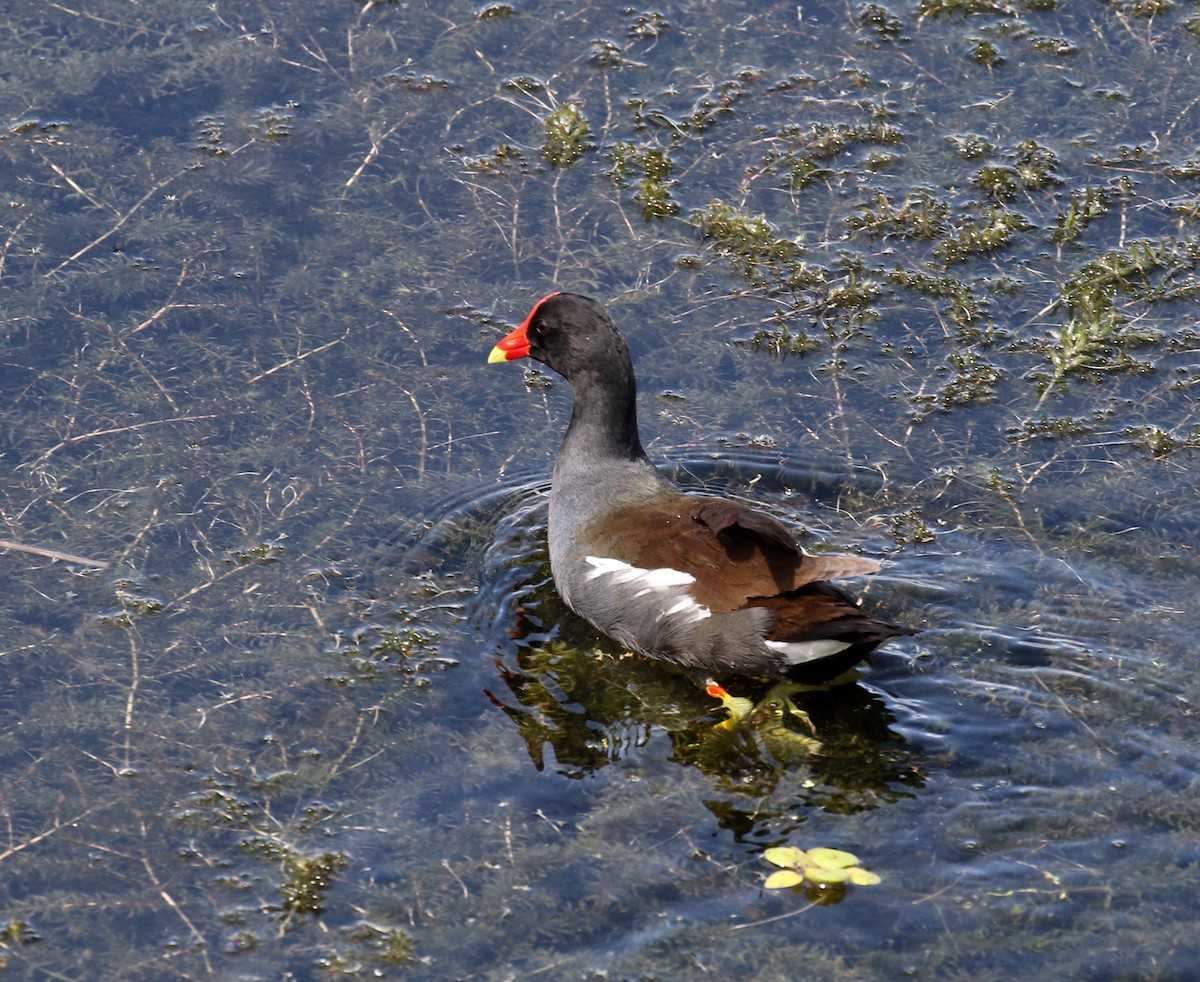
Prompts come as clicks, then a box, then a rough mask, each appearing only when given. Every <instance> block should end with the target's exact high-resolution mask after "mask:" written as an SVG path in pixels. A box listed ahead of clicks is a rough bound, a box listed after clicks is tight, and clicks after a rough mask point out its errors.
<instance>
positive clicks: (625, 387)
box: [559, 371, 646, 463]
mask: <svg viewBox="0 0 1200 982" xmlns="http://www.w3.org/2000/svg"><path fill="white" fill-rule="evenodd" d="M600 381H601V380H599V379H591V382H592V383H595V384H589V382H588V381H586V380H581V381H577V382H576V383H575V385H574V390H575V405H574V407H573V408H572V410H571V423H570V425H569V426H568V427H567V435H566V436H565V437H563V444H562V449H561V450H560V451H559V459H560V460H561V459H562V458H563V456H564V455H565V456H569V457H571V458H572V459H574V460H577V461H580V462H582V461H585V460H587V461H593V462H597V463H599V462H602V461H605V460H609V461H612V460H640V459H644V458H645V457H646V452H645V451H644V450H643V449H642V443H641V440H640V439H638V426H637V399H636V390H635V385H634V381H633V372H632V371H630V372H628V374H627V377H623V378H617V379H613V378H607V379H604V380H603V384H600ZM581 390H582V391H583V392H585V393H586V395H585V396H584V398H582V399H581V398H580V391H581Z"/></svg>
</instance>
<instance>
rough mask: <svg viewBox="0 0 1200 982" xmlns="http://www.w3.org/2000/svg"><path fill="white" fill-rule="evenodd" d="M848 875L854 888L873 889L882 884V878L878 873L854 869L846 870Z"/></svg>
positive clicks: (858, 868)
mask: <svg viewBox="0 0 1200 982" xmlns="http://www.w3.org/2000/svg"><path fill="white" fill-rule="evenodd" d="M846 872H847V873H849V874H850V882H851V883H853V884H854V885H855V886H856V887H873V886H875V884H877V883H882V882H883V877H881V876H880V875H879V874H878V873H872V872H871V871H870V870H869V869H862V868H860V867H857V866H856V867H855V868H854V869H849V870H846Z"/></svg>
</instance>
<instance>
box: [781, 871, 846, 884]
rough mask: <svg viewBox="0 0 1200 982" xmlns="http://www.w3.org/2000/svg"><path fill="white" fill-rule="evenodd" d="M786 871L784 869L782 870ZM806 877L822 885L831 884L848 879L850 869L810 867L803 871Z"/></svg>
mask: <svg viewBox="0 0 1200 982" xmlns="http://www.w3.org/2000/svg"><path fill="white" fill-rule="evenodd" d="M784 872H786V871H784ZM805 872H806V873H808V878H809V879H810V880H812V881H813V882H814V883H819V884H821V885H822V886H832V885H833V884H834V883H845V882H846V881H847V880H849V879H850V871H849V870H845V869H823V868H822V867H820V866H813V867H810V868H809V869H808V870H806V871H805Z"/></svg>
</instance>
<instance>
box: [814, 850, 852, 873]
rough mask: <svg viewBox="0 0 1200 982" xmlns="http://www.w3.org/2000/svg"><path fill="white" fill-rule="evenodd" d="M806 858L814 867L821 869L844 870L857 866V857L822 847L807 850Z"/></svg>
mask: <svg viewBox="0 0 1200 982" xmlns="http://www.w3.org/2000/svg"><path fill="white" fill-rule="evenodd" d="M808 858H809V860H810V862H811V863H812V864H813V865H814V866H820V867H821V869H846V868H847V867H848V866H857V865H858V857H857V856H856V855H854V853H852V852H842V850H841V849H828V848H826V847H824V846H818V847H817V848H816V849H809V850H808Z"/></svg>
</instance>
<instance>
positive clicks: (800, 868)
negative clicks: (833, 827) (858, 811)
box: [763, 846, 883, 890]
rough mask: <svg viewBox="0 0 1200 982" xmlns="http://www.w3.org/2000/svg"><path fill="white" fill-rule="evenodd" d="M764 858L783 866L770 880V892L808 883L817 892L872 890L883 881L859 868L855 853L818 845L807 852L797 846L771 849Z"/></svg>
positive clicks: (768, 884)
mask: <svg viewBox="0 0 1200 982" xmlns="http://www.w3.org/2000/svg"><path fill="white" fill-rule="evenodd" d="M763 859H765V860H766V861H767V862H768V863H771V864H773V865H775V866H779V867H782V868H781V869H780V870H778V871H777V872H775V873H772V874H771V875H770V876H769V877H767V880H766V883H765V886H766V887H767V888H768V889H771V890H776V889H780V888H785V887H794V886H797V885H798V884H800V883H804V882H805V881H807V882H808V883H810V884H812V886H813V887H815V888H818V889H820V888H823V887H834V886H842V885H844V884H846V883H852V884H854V885H855V886H860V887H870V886H874V885H875V884H877V883H882V882H883V878H882V877H881V876H879V874H878V873H872V872H871V871H870V870H865V869H863V868H862V867H861V866H859V865H858V857H857V856H856V855H854V853H852V852H845V851H844V850H842V849H830V848H828V847H826V846H817V847H816V848H814V849H809V850H807V851H806V850H804V849H797V848H796V847H795V846H772V847H771V848H770V849H767V850H764V852H763Z"/></svg>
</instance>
